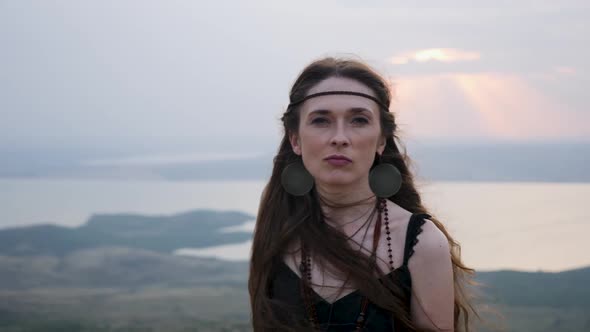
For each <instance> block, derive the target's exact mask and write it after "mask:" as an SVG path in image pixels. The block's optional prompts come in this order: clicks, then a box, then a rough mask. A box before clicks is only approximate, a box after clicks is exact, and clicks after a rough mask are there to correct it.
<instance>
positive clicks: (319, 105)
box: [302, 95, 379, 116]
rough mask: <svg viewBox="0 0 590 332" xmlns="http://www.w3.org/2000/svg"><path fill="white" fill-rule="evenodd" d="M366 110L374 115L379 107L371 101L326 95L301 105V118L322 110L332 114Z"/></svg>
mask: <svg viewBox="0 0 590 332" xmlns="http://www.w3.org/2000/svg"><path fill="white" fill-rule="evenodd" d="M360 109H366V110H368V111H369V112H370V113H373V114H375V113H376V112H377V111H378V110H379V106H378V105H377V103H375V102H374V101H373V100H371V99H368V98H365V97H361V96H352V95H326V96H318V97H313V98H310V99H308V100H306V101H305V102H304V103H303V108H302V111H303V114H302V115H303V116H306V115H307V114H310V112H313V111H317V110H322V111H330V112H334V113H345V112H349V111H351V110H357V111H358V110H360Z"/></svg>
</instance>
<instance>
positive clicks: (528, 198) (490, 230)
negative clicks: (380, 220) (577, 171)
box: [0, 179, 590, 271]
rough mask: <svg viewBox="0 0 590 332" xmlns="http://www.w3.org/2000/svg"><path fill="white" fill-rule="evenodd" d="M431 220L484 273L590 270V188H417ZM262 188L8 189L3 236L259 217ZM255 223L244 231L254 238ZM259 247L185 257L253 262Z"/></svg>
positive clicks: (5, 183) (129, 184) (1, 183)
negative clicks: (94, 221)
mask: <svg viewBox="0 0 590 332" xmlns="http://www.w3.org/2000/svg"><path fill="white" fill-rule="evenodd" d="M417 185H418V188H419V191H420V193H421V194H422V195H423V201H424V203H425V204H426V206H427V207H428V208H429V211H430V214H431V215H434V216H436V217H437V218H439V220H441V221H443V223H444V224H445V225H446V227H447V229H448V230H449V232H450V233H451V235H453V237H454V238H455V239H456V240H457V241H458V242H459V243H460V244H461V247H462V257H463V260H464V262H465V263H466V264H467V265H468V266H470V267H474V268H476V269H478V270H492V269H493V270H496V269H518V270H528V271H536V270H543V271H560V270H565V269H570V268H576V267H581V266H588V265H590V254H589V253H590V241H588V238H589V237H590V210H589V209H588V208H587V205H588V204H589V203H590V184H589V183H516V182H509V183H500V182H493V183H485V182H428V183H420V182H417ZM263 186H264V182H263V181H211V182H208V181H195V182H168V181H141V182H139V181H120V182H117V181H98V180H65V179H63V180H62V179H55V180H48V179H39V180H24V179H0V227H1V228H6V227H14V226H24V225H32V224H39V223H55V224H60V225H65V226H78V225H80V224H82V223H84V222H85V221H86V220H87V219H88V217H89V216H90V215H92V214H93V213H129V212H132V213H141V214H149V215H162V214H174V213H179V212H184V211H188V210H193V209H198V208H210V209H216V210H238V211H243V212H246V213H248V214H251V215H252V216H255V215H256V212H257V208H258V201H259V199H260V193H261V192H262V188H263ZM252 227H253V222H249V223H246V224H245V225H243V226H241V227H240V228H239V229H229V230H225V231H246V232H249V231H251V230H252ZM249 250H250V242H249V241H248V242H244V243H237V244H233V245H225V246H220V247H212V248H206V249H199V250H193V249H190V248H182V249H180V250H178V251H177V252H176V253H177V254H192V255H199V256H212V257H218V258H222V259H228V260H246V259H248V255H249Z"/></svg>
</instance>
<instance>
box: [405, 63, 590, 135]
mask: <svg viewBox="0 0 590 332" xmlns="http://www.w3.org/2000/svg"><path fill="white" fill-rule="evenodd" d="M532 83H533V82H531V81H528V80H527V79H526V78H525V77H523V76H520V75H516V74H506V73H495V72H482V73H447V74H438V75H421V76H407V77H401V78H399V79H398V80H397V82H396V83H395V86H396V95H397V96H398V98H397V100H396V106H395V107H394V112H396V116H398V120H400V121H399V122H400V123H401V125H402V128H403V129H404V131H407V132H409V134H410V138H411V137H429V138H436V137H454V138H461V137H462V138H464V139H467V138H474V137H481V138H484V137H485V138H488V139H494V140H510V141H514V140H546V139H550V140H557V139H575V138H579V137H588V134H589V131H588V129H587V126H586V123H588V121H590V114H586V113H584V112H579V109H577V108H575V107H572V106H571V105H567V104H566V103H564V101H563V100H560V99H559V98H554V97H553V96H550V95H548V94H547V93H545V92H544V91H543V90H540V89H539V88H536V87H535V86H534V84H532ZM396 109H397V110H396ZM406 127H407V129H408V130H405V129H406Z"/></svg>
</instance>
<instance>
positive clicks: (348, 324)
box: [271, 213, 430, 332]
mask: <svg viewBox="0 0 590 332" xmlns="http://www.w3.org/2000/svg"><path fill="white" fill-rule="evenodd" d="M425 218H430V215H428V214H416V213H415V214H412V217H411V218H410V221H409V223H408V229H407V233H406V243H405V245H404V261H403V264H402V265H401V266H400V267H398V268H397V269H395V270H393V271H391V272H390V273H388V274H387V275H385V276H384V277H389V278H392V279H393V280H394V281H395V282H398V283H399V284H400V286H401V288H402V289H403V291H404V292H405V294H406V298H407V299H408V302H407V307H408V308H409V307H410V303H409V301H410V299H411V287H412V279H411V276H410V271H409V269H408V260H409V259H410V257H411V256H412V254H413V253H414V246H415V245H416V243H418V238H417V236H418V234H420V232H422V225H423V224H424V222H425V220H424V219H425ZM380 280H381V279H380ZM299 283H300V278H299V276H298V275H297V274H296V273H295V272H294V271H293V270H291V268H290V267H289V266H288V265H287V264H286V263H285V262H283V260H280V262H279V264H278V270H277V273H276V275H275V277H274V279H273V282H272V287H271V292H272V298H274V299H276V300H281V301H282V302H284V303H286V304H289V305H293V306H294V307H295V308H297V309H298V310H295V311H296V312H294V313H291V314H295V315H299V316H301V317H305V319H307V313H306V312H305V309H304V308H305V306H304V303H303V299H302V297H301V293H300V284H299ZM311 293H312V294H313V295H312V297H313V299H312V300H313V302H314V304H315V307H316V311H317V317H318V320H319V323H320V328H321V330H322V331H330V332H333V331H334V332H336V331H338V332H344V331H354V330H355V328H356V319H357V316H358V314H359V312H360V308H361V300H362V297H361V294H360V292H359V290H358V289H357V290H355V291H353V292H352V293H349V294H347V295H345V296H343V297H341V298H339V299H338V300H336V302H334V303H332V304H330V303H329V302H327V301H326V300H324V299H323V298H322V297H321V296H320V295H318V294H317V293H316V292H315V291H313V289H312V292H311ZM365 317H366V321H365V325H364V329H363V330H365V331H390V332H393V331H396V332H399V331H401V328H397V329H395V328H394V323H395V322H394V321H392V318H391V314H390V313H389V312H387V311H385V310H384V309H382V308H379V307H377V306H376V305H374V304H373V303H370V302H369V306H368V308H367V313H366V316H365Z"/></svg>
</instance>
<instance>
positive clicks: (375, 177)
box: [369, 155, 402, 198]
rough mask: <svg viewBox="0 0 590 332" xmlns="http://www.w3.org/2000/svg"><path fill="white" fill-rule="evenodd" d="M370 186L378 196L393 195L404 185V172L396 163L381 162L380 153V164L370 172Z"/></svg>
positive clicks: (386, 196)
mask: <svg viewBox="0 0 590 332" xmlns="http://www.w3.org/2000/svg"><path fill="white" fill-rule="evenodd" d="M369 186H370V187H371V190H372V191H373V193H374V194H375V195H376V196H377V197H382V198H388V197H391V196H393V195H395V194H396V193H397V192H398V191H399V189H400V188H401V186H402V174H401V173H400V171H399V170H398V169H397V167H395V166H394V165H392V164H389V163H383V162H381V155H379V164H378V165H377V166H375V167H374V168H373V169H372V170H371V172H370V173H369Z"/></svg>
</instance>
